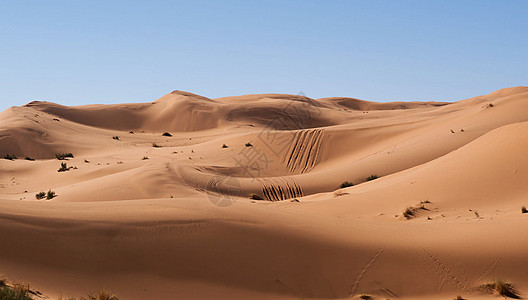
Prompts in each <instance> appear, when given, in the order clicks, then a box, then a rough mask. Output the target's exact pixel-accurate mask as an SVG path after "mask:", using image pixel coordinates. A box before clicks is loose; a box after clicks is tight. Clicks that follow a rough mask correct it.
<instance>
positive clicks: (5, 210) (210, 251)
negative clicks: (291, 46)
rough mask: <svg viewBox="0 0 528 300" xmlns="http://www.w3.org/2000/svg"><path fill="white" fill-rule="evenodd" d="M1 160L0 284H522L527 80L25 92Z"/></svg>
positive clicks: (64, 287)
mask: <svg viewBox="0 0 528 300" xmlns="http://www.w3.org/2000/svg"><path fill="white" fill-rule="evenodd" d="M69 153H71V154H72V155H71V156H73V157H66V158H64V159H62V157H60V156H59V158H61V160H59V159H58V158H57V157H56V155H57V154H69ZM4 156H5V159H0V279H2V278H4V277H5V278H6V279H7V280H8V281H10V282H14V281H27V282H29V283H30V284H31V286H32V287H34V288H36V289H37V290H39V291H40V292H42V293H43V294H44V295H46V296H49V297H51V298H52V299H56V298H57V297H59V296H60V295H62V296H63V297H70V296H71V297H73V296H79V295H85V294H86V293H88V292H91V291H96V290H99V289H100V288H102V287H105V288H108V289H111V290H112V291H114V292H115V293H116V294H118V295H119V296H120V299H306V298H319V299H335V298H338V299H348V298H356V299H357V298H359V297H360V296H362V295H363V296H365V297H366V295H369V296H371V297H372V299H387V298H390V299H395V298H399V299H454V298H455V297H456V296H458V295H460V296H463V297H464V298H467V299H494V298H495V297H496V295H494V294H491V293H490V289H488V290H486V288H484V286H483V285H484V284H486V283H489V282H492V281H493V280H497V279H501V280H504V281H505V282H509V283H512V284H514V285H515V288H516V289H517V290H518V293H519V295H521V296H527V295H528V272H527V271H526V270H525V266H527V265H528V255H526V253H527V252H526V249H527V247H528V235H527V234H526V232H527V230H528V213H525V214H523V213H522V212H521V208H522V207H523V206H528V87H515V88H506V89H502V90H498V91H495V92H493V93H491V94H489V95H484V96H478V97H475V98H470V99H465V100H460V101H455V102H416V101H414V102H386V103H377V102H370V101H365V100H359V99H355V98H343V97H332V98H321V99H311V98H308V97H305V96H298V95H285V94H261V95H245V96H236V97H225V98H218V99H208V98H206V97H202V96H199V95H195V94H192V93H188V92H183V91H174V92H171V93H169V94H167V95H165V96H163V97H161V98H160V99H158V100H156V101H154V102H150V103H144V104H115V105H84V106H75V107H68V106H63V105H59V104H55V103H51V102H41V101H34V102H31V103H28V104H26V105H24V106H22V107H12V108H9V109H7V110H5V111H3V112H1V113H0V157H4ZM61 163H63V164H65V165H62V166H61ZM48 191H53V192H55V194H56V196H55V197H50V199H46V196H44V198H43V199H37V198H36V197H35V195H36V194H37V193H39V192H45V193H47V192H48Z"/></svg>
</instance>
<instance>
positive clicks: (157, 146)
mask: <svg viewBox="0 0 528 300" xmlns="http://www.w3.org/2000/svg"><path fill="white" fill-rule="evenodd" d="M152 147H154V148H161V146H160V145H158V144H156V143H152Z"/></svg>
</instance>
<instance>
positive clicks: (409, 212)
mask: <svg viewBox="0 0 528 300" xmlns="http://www.w3.org/2000/svg"><path fill="white" fill-rule="evenodd" d="M415 215H416V212H415V210H414V208H413V207H407V208H406V209H405V210H404V211H403V216H404V217H405V218H406V219H407V220H409V219H412V218H413V217H414V216H415Z"/></svg>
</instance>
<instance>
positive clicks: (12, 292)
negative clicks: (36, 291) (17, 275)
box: [0, 281, 33, 300]
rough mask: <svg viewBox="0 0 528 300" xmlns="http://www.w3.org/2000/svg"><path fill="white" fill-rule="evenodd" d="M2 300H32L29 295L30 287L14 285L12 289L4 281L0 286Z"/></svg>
mask: <svg viewBox="0 0 528 300" xmlns="http://www.w3.org/2000/svg"><path fill="white" fill-rule="evenodd" d="M0 299H1V300H32V299H33V298H32V297H31V296H30V295H29V287H28V286H27V285H23V284H14V285H13V287H10V286H8V285H6V284H5V281H2V284H1V285H0Z"/></svg>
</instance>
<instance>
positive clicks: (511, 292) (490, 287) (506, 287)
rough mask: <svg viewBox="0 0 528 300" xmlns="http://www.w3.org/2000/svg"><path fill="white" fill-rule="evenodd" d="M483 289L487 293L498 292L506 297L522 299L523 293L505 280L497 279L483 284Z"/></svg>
mask: <svg viewBox="0 0 528 300" xmlns="http://www.w3.org/2000/svg"><path fill="white" fill-rule="evenodd" d="M481 290H482V291H484V292H486V293H490V294H491V293H493V292H496V293H497V294H499V295H501V296H503V297H504V298H513V299H521V295H520V293H519V291H517V289H515V287H514V286H513V284H511V283H507V282H504V281H502V280H500V279H497V280H495V281H493V282H490V283H486V284H483V285H482V286H481Z"/></svg>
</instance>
